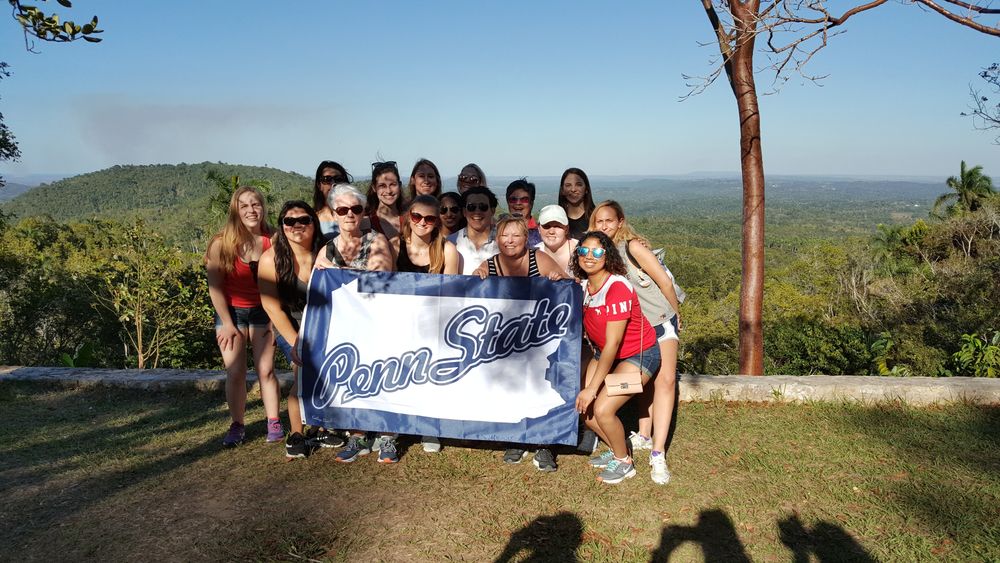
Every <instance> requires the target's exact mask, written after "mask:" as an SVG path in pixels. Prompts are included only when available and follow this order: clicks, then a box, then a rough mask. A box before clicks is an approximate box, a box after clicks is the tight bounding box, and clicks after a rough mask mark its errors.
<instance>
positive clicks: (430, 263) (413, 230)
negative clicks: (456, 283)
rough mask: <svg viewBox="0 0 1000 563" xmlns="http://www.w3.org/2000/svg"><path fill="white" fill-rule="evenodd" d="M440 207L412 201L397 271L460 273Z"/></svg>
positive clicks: (433, 443) (427, 444)
mask: <svg viewBox="0 0 1000 563" xmlns="http://www.w3.org/2000/svg"><path fill="white" fill-rule="evenodd" d="M439 207H440V204H439V203H438V200H436V199H434V198H433V197H431V196H429V195H418V196H417V197H416V198H414V200H413V201H411V202H410V206H409V208H408V209H407V210H406V218H407V220H406V221H404V222H403V232H402V235H401V236H400V240H399V255H398V256H397V258H396V271H397V272H415V273H421V274H457V273H458V266H459V262H461V258H460V257H459V255H458V250H457V249H456V248H455V245H454V244H453V243H451V242H449V241H448V240H446V239H445V238H444V235H443V234H441V218H440V216H439V215H438V208H439ZM421 444H422V445H423V448H424V451H425V452H428V453H437V452H439V451H441V441H440V440H439V439H438V438H437V437H435V436H423V437H422V438H421Z"/></svg>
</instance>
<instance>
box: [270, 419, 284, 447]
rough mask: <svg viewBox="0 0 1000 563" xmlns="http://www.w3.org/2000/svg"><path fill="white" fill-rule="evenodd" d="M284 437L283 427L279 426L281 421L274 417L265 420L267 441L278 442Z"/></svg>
mask: <svg viewBox="0 0 1000 563" xmlns="http://www.w3.org/2000/svg"><path fill="white" fill-rule="evenodd" d="M284 437H285V429H284V428H282V427H281V421H280V420H278V419H277V418H275V419H274V420H270V419H269V420H268V421H267V442H268V443H273V442H280V441H281V440H282V439H284Z"/></svg>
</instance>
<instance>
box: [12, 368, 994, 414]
mask: <svg viewBox="0 0 1000 563" xmlns="http://www.w3.org/2000/svg"><path fill="white" fill-rule="evenodd" d="M278 378H279V379H280V380H281V383H282V387H283V388H284V389H286V390H287V389H288V388H289V387H290V386H291V384H292V374H291V372H279V373H278ZM248 379H249V380H251V381H256V376H255V375H254V374H253V373H251V374H250V376H249V377H248ZM0 380H20V381H24V380H26V381H46V382H51V383H54V384H60V385H79V386H90V385H109V386H114V387H132V388H139V389H184V388H189V389H199V390H202V391H217V390H221V389H223V388H224V385H225V381H226V376H225V374H224V373H223V372H222V371H211V370H172V369H150V370H142V371H140V370H134V369H88V368H51V367H17V366H0ZM680 390H681V400H682V401H750V402H772V401H809V400H813V401H840V400H858V401H887V400H902V401H904V402H906V403H908V404H912V405H928V404H934V403H947V402H954V401H969V402H972V403H977V404H990V405H1000V379H985V378H969V377H944V378H938V377H871V376H858V375H809V376H788V375H781V376H777V375H775V376H768V377H751V376H746V375H685V376H683V379H682V380H681V385H680Z"/></svg>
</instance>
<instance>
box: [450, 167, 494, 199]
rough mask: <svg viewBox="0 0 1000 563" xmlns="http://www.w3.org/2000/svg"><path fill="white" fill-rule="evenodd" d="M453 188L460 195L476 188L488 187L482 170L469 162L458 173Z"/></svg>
mask: <svg viewBox="0 0 1000 563" xmlns="http://www.w3.org/2000/svg"><path fill="white" fill-rule="evenodd" d="M455 186H456V187H457V188H458V193H460V194H464V193H465V191H466V190H468V189H469V188H474V187H476V186H483V187H488V184H487V183H486V173H485V172H483V169H482V168H480V167H479V165H478V164H475V163H473V162H470V163H468V164H466V165H465V166H463V167H462V171H461V172H459V173H458V179H457V180H456V181H455Z"/></svg>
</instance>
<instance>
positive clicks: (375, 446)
mask: <svg viewBox="0 0 1000 563" xmlns="http://www.w3.org/2000/svg"><path fill="white" fill-rule="evenodd" d="M382 438H383V437H382V436H379V437H378V438H375V439H374V440H372V447H370V448H368V449H370V450H371V451H373V452H380V451H382Z"/></svg>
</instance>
